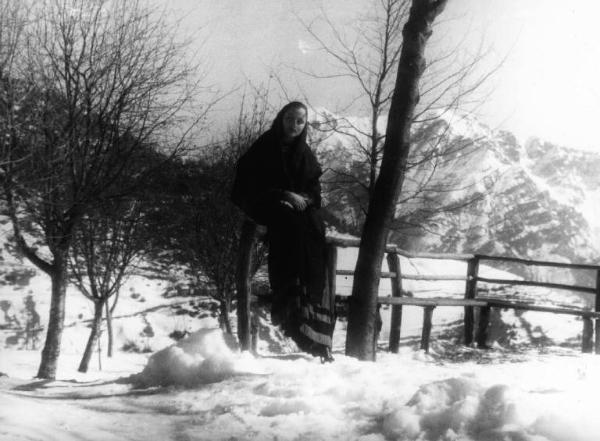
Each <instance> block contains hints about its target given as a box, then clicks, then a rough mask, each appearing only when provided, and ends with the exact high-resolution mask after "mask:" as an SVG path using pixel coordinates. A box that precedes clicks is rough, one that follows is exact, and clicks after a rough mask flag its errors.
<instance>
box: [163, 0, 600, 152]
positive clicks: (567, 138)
mask: <svg viewBox="0 0 600 441" xmlns="http://www.w3.org/2000/svg"><path fill="white" fill-rule="evenodd" d="M370 4H371V1H370V0H327V1H325V0H305V1H303V2H296V1H291V0H220V1H219V2H214V1H209V0H200V1H196V0H174V1H172V2H170V3H169V5H170V6H169V7H172V8H173V9H174V10H175V11H177V13H179V14H181V15H183V16H184V20H183V23H182V26H181V28H182V30H183V31H185V32H190V31H192V32H197V34H196V35H197V36H196V37H195V38H196V41H197V43H196V45H197V47H198V48H200V49H199V53H201V54H203V58H205V61H206V63H207V68H208V70H209V72H210V74H209V78H210V81H212V82H213V83H212V84H214V85H216V86H218V87H219V88H220V89H221V90H223V91H230V90H231V89H232V88H234V87H241V89H238V90H237V92H236V94H233V95H232V96H231V97H229V99H228V100H226V103H227V105H226V107H225V108H221V111H222V112H223V114H224V115H229V114H230V113H231V114H233V110H234V108H235V107H236V105H237V104H238V103H239V102H240V100H239V93H241V92H240V90H243V86H242V85H243V84H244V80H245V79H250V80H251V81H252V82H253V83H254V84H255V85H256V84H270V85H271V86H273V85H274V84H276V80H275V79H273V78H271V79H269V75H270V72H271V71H276V72H277V75H278V76H279V79H281V80H282V81H283V82H285V84H286V90H287V91H288V93H290V94H291V95H292V96H291V97H292V98H295V97H296V96H294V94H295V93H296V94H300V92H298V91H302V94H305V95H306V96H307V97H309V98H310V100H311V102H312V103H314V104H316V105H317V106H323V107H326V108H330V109H331V108H336V107H338V106H339V105H340V104H341V103H343V102H344V98H346V97H347V96H348V94H349V86H348V84H347V83H345V82H344V81H341V80H334V81H324V80H319V81H317V80H315V79H311V78H306V77H305V76H302V75H298V73H297V72H294V71H293V70H292V69H290V66H296V67H301V68H303V69H312V68H315V67H318V68H323V69H325V70H327V66H328V65H329V64H328V63H329V60H327V59H326V58H325V57H324V56H323V54H322V53H320V52H317V51H315V50H313V49H314V47H315V42H314V40H311V37H310V35H308V34H307V33H306V31H305V30H304V28H303V27H302V25H301V24H300V23H299V19H298V17H302V18H304V19H305V20H307V21H310V20H312V19H314V18H315V17H317V16H319V15H320V14H322V11H323V10H324V11H326V12H327V15H328V16H329V17H330V18H331V19H332V21H334V22H335V23H336V25H341V28H342V29H343V28H344V26H347V25H350V24H352V23H353V22H355V20H356V17H360V16H361V15H364V12H365V10H366V8H368V7H369V5H370ZM599 12H600V4H599V3H598V2H597V1H594V0H573V1H568V2H567V1H564V0H485V1H482V0H449V1H448V5H447V7H446V10H445V11H444V12H443V14H442V16H440V17H439V19H438V21H439V22H440V25H439V27H438V28H436V31H435V33H434V38H432V40H431V42H432V44H444V42H450V41H460V42H461V45H462V46H463V48H464V50H465V51H471V52H472V51H474V50H476V48H478V47H479V46H480V45H481V44H483V46H484V47H485V48H486V50H487V51H488V56H487V58H486V61H485V62H484V63H482V65H481V69H482V70H488V71H489V70H490V69H492V68H493V66H497V65H499V63H502V64H501V67H500V68H499V70H498V71H497V72H496V73H495V74H494V76H493V77H492V79H491V80H490V81H489V82H488V83H487V84H486V95H485V99H484V100H483V102H482V103H481V105H480V106H478V108H477V113H478V115H479V117H480V118H481V119H482V121H483V122H484V123H486V124H488V125H489V126H490V127H492V128H499V129H506V130H510V131H512V132H513V133H515V134H516V135H517V137H518V138H519V139H520V140H525V139H527V138H528V137H529V136H537V137H540V138H542V139H546V140H548V141H551V142H554V143H558V144H561V145H564V146H568V147H575V148H581V149H593V150H596V151H600V142H598V141H597V136H596V134H597V130H596V125H597V123H596V120H597V116H598V115H600V99H599V98H600V88H599V86H598V78H600V48H598V46H597V44H598V42H599V41H600V27H598V26H596V23H595V19H596V17H598V13H599ZM436 36H439V37H440V38H438V40H437V41H436V40H435V37H436ZM434 41H435V43H433V42H434ZM432 50H433V49H432ZM246 90H247V89H246ZM280 99H281V100H284V99H285V97H280Z"/></svg>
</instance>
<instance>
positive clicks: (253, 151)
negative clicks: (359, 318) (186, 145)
mask: <svg viewBox="0 0 600 441" xmlns="http://www.w3.org/2000/svg"><path fill="white" fill-rule="evenodd" d="M277 127H278V125H277V119H276V121H275V123H274V125H273V128H271V129H270V130H268V131H267V132H265V133H264V134H263V135H262V136H261V137H260V138H259V139H258V140H257V141H256V142H255V143H254V144H253V145H252V146H251V147H250V149H249V150H248V151H247V152H246V153H245V154H244V155H243V156H242V157H241V158H240V160H239V161H238V164H237V173H236V177H235V181H234V185H233V190H232V195H231V199H232V201H233V202H234V203H235V204H236V205H237V206H239V207H240V208H241V209H242V210H243V211H244V212H245V213H246V214H247V215H248V216H249V217H251V218H252V219H253V220H254V221H255V222H257V223H258V224H261V225H266V226H267V242H268V246H269V259H268V264H269V281H270V285H271V288H272V290H273V293H274V308H275V309H277V308H279V309H280V313H281V314H282V315H283V316H285V318H283V319H281V322H282V325H283V326H284V330H285V331H286V332H287V333H288V335H290V336H292V337H293V338H294V340H296V342H297V343H298V344H299V346H300V347H301V348H302V349H304V350H308V351H309V352H315V351H317V352H318V350H316V349H315V348H317V347H323V346H328V347H330V346H331V334H332V332H333V324H334V317H333V310H334V305H333V296H331V295H329V293H328V289H327V280H326V273H327V271H326V263H327V248H326V244H325V227H324V223H323V220H322V217H321V215H320V207H321V186H320V183H319V177H320V176H321V174H322V172H321V167H320V166H319V163H318V161H317V159H316V157H315V155H314V153H313V152H312V151H311V150H310V148H309V146H308V145H307V144H306V142H305V136H306V135H305V133H303V135H302V136H299V137H298V139H297V140H296V142H295V143H294V144H293V145H292V146H290V147H289V149H288V150H287V152H284V149H283V148H282V142H281V139H282V138H281V136H279V133H280V131H279V130H278V129H277ZM286 191H292V192H294V193H299V194H302V195H304V196H307V197H308V198H309V199H310V203H309V206H308V207H307V208H306V209H305V210H304V211H297V210H294V209H292V208H290V207H289V206H286V205H285V204H284V203H282V201H284V200H285V192H286ZM290 305H292V306H291V307H290ZM290 308H291V309H290ZM290 310H291V312H290ZM281 311H284V312H281ZM323 318H324V320H325V321H322V320H321V319H323ZM315 344H317V345H315Z"/></svg>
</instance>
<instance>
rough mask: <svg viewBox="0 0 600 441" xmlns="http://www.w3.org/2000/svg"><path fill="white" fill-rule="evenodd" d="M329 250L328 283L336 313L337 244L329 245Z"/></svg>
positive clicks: (333, 308)
mask: <svg viewBox="0 0 600 441" xmlns="http://www.w3.org/2000/svg"><path fill="white" fill-rule="evenodd" d="M327 247H328V249H327V283H328V285H329V286H328V287H327V288H328V289H329V293H330V301H331V304H330V305H329V307H330V308H331V311H335V295H336V289H337V287H336V270H337V257H338V256H337V254H338V253H337V247H336V246H335V244H329V245H328V246H327Z"/></svg>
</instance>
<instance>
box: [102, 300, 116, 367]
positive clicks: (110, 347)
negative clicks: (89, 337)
mask: <svg viewBox="0 0 600 441" xmlns="http://www.w3.org/2000/svg"><path fill="white" fill-rule="evenodd" d="M104 306H105V309H106V331H107V334H108V344H107V346H108V353H107V355H108V357H112V356H113V345H114V334H113V327H112V312H111V310H110V307H109V306H108V299H107V300H106V302H104Z"/></svg>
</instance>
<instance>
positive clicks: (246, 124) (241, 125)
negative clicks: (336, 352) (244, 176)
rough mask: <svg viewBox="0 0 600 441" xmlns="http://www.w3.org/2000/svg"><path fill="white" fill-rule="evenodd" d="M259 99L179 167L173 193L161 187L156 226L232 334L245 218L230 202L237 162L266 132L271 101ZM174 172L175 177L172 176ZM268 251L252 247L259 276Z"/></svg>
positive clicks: (261, 92)
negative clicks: (217, 138) (216, 305)
mask: <svg viewBox="0 0 600 441" xmlns="http://www.w3.org/2000/svg"><path fill="white" fill-rule="evenodd" d="M254 93H255V96H254V99H253V100H252V101H251V102H250V103H249V104H247V103H246V98H245V97H244V99H243V100H242V105H241V106H240V111H239V114H238V116H237V118H236V119H235V121H234V122H232V123H231V124H230V125H229V127H228V128H227V129H226V134H225V136H224V139H223V140H222V141H219V142H216V143H215V144H214V145H211V146H208V147H205V148H204V149H202V151H199V152H198V155H197V157H196V158H195V159H188V160H186V161H184V162H183V163H181V164H180V166H179V167H178V170H177V171H176V172H175V179H174V180H173V181H174V182H173V184H174V185H171V187H172V188H169V186H166V185H162V187H163V195H162V196H159V197H160V198H161V199H162V201H161V203H160V207H161V208H160V209H159V210H158V211H157V212H156V213H155V215H154V217H155V218H154V221H153V222H154V223H156V224H157V228H159V229H161V230H160V231H161V233H160V234H158V235H157V236H156V237H155V238H154V241H155V242H156V243H157V245H158V246H159V247H160V248H163V249H170V250H171V253H170V258H173V259H174V260H176V261H177V262H178V263H180V264H183V265H185V266H186V267H187V268H189V270H190V271H191V273H192V274H193V275H194V276H195V279H196V284H197V285H199V286H200V285H208V286H210V288H211V289H210V290H209V291H208V293H209V294H210V295H211V296H212V297H213V298H214V299H215V300H217V301H218V302H219V312H220V315H219V321H220V324H221V326H222V328H223V330H224V331H225V332H227V333H229V334H232V326H231V321H230V312H231V310H232V306H233V300H234V298H235V296H234V295H235V282H236V278H235V271H234V268H235V267H236V261H237V257H238V249H239V242H240V237H241V233H242V224H243V222H244V220H245V216H244V214H243V213H242V212H241V211H240V210H238V209H237V208H236V207H235V206H234V205H233V204H232V203H231V202H230V195H231V186H232V183H233V180H234V176H235V171H236V163H237V160H238V159H239V157H240V156H241V155H242V154H243V153H244V152H245V151H246V150H247V149H248V148H249V147H250V145H251V144H252V143H253V142H254V141H255V140H256V139H257V138H258V136H259V135H260V134H261V133H262V132H263V131H265V130H266V127H267V122H268V121H267V116H268V97H267V92H266V91H265V89H263V88H259V89H256V90H255V92H254ZM172 174H173V173H171V175H172ZM167 179H172V176H170V177H167ZM264 254H265V250H264V246H262V245H261V244H259V245H258V246H256V247H254V248H253V259H252V261H253V263H254V265H253V268H252V271H251V272H252V274H254V273H255V272H256V271H257V269H258V266H260V264H261V263H262V262H263V261H264Z"/></svg>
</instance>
